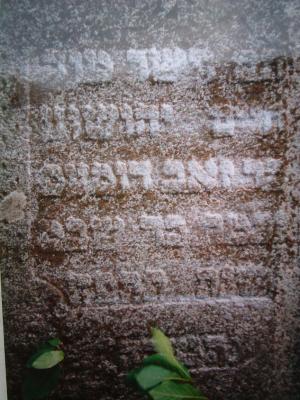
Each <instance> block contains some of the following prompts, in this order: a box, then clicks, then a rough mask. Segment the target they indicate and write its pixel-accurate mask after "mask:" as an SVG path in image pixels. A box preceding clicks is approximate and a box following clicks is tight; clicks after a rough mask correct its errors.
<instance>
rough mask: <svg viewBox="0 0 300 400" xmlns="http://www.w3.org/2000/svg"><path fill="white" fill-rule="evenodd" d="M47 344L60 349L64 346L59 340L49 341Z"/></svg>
mask: <svg viewBox="0 0 300 400" xmlns="http://www.w3.org/2000/svg"><path fill="white" fill-rule="evenodd" d="M47 343H48V344H50V346H53V347H58V346H60V345H61V344H62V341H61V340H60V339H58V338H53V339H50V340H48V342H47Z"/></svg>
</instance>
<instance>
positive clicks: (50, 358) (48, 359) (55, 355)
mask: <svg viewBox="0 0 300 400" xmlns="http://www.w3.org/2000/svg"><path fill="white" fill-rule="evenodd" d="M64 357H65V354H64V352H63V351H61V350H50V351H49V350H48V351H44V352H43V353H42V354H41V355H39V356H38V357H37V358H36V359H35V360H34V361H33V363H32V368H35V369H48V368H52V367H54V366H55V365H57V364H58V363H60V362H61V361H62V360H63V359H64Z"/></svg>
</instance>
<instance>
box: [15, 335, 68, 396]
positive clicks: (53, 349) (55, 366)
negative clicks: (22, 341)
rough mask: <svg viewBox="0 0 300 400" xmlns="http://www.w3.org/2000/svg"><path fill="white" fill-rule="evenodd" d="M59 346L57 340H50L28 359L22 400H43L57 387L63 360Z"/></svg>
mask: <svg viewBox="0 0 300 400" xmlns="http://www.w3.org/2000/svg"><path fill="white" fill-rule="evenodd" d="M61 345H62V342H61V341H60V340H59V339H50V340H49V341H48V342H47V343H45V344H42V345H41V346H40V347H39V348H38V350H37V351H36V352H35V353H34V354H33V355H32V356H31V357H30V358H29V360H28V361H27V363H26V367H27V368H28V370H27V371H26V374H25V379H24V382H23V386H22V394H23V400H39V399H45V398H47V397H48V396H49V395H50V393H51V392H52V391H53V390H54V389H55V388H56V387H57V385H58V382H59V377H60V373H61V366H60V365H59V364H60V363H61V362H62V361H63V359H64V352H63V351H62V350H61V348H60V346H61Z"/></svg>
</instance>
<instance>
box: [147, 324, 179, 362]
mask: <svg viewBox="0 0 300 400" xmlns="http://www.w3.org/2000/svg"><path fill="white" fill-rule="evenodd" d="M151 333H152V342H153V345H154V348H155V350H156V351H157V353H160V354H164V355H165V356H166V357H168V356H169V357H174V351H173V347H172V344H171V342H170V339H169V338H168V337H167V336H166V335H165V334H164V333H163V332H162V331H161V330H160V329H158V328H152V329H151Z"/></svg>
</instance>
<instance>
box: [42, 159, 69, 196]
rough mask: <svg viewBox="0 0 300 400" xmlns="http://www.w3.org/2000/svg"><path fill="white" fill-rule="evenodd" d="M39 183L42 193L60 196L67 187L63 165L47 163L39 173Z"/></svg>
mask: <svg viewBox="0 0 300 400" xmlns="http://www.w3.org/2000/svg"><path fill="white" fill-rule="evenodd" d="M37 184H38V187H39V190H40V192H41V193H42V194H44V195H46V196H59V195H60V194H61V193H62V191H63V190H64V188H65V177H64V173H63V170H62V168H61V166H60V165H57V164H52V163H49V164H48V163H45V164H44V166H43V167H42V168H41V170H40V171H39V172H38V174H37Z"/></svg>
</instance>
